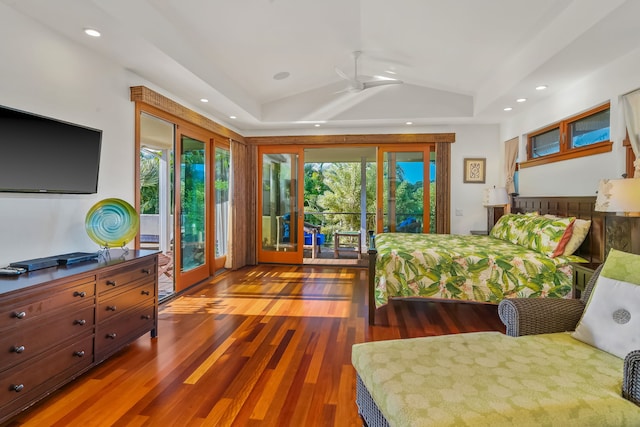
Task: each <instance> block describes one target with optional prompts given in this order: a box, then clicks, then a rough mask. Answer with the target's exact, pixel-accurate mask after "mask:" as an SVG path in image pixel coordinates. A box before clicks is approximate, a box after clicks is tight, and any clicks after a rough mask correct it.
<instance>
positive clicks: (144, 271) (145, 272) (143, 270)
mask: <svg viewBox="0 0 640 427" xmlns="http://www.w3.org/2000/svg"><path fill="white" fill-rule="evenodd" d="M142 272H143V273H144V274H151V270H149V269H148V268H143V269H142Z"/></svg>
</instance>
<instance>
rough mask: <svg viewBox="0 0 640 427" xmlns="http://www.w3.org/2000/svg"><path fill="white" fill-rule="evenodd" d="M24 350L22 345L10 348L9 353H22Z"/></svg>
mask: <svg viewBox="0 0 640 427" xmlns="http://www.w3.org/2000/svg"><path fill="white" fill-rule="evenodd" d="M24 350H25V348H24V346H23V345H15V346H13V347H12V348H11V351H12V352H14V353H22V352H23V351H24Z"/></svg>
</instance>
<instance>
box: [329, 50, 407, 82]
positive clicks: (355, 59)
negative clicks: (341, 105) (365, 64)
mask: <svg viewBox="0 0 640 427" xmlns="http://www.w3.org/2000/svg"><path fill="white" fill-rule="evenodd" d="M360 55H362V51H359V50H356V51H354V52H353V62H354V73H353V78H351V77H349V76H347V74H346V73H345V72H344V71H342V70H341V69H339V68H337V67H336V73H337V74H338V75H339V76H340V77H342V78H343V79H345V80H346V81H347V82H349V87H348V88H347V89H345V90H344V91H341V92H345V91H348V92H362V91H363V90H365V89H370V88H372V87H378V86H387V85H397V84H402V83H403V81H402V80H397V79H381V80H370V81H366V82H363V81H361V80H358V58H360Z"/></svg>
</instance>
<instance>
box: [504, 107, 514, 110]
mask: <svg viewBox="0 0 640 427" xmlns="http://www.w3.org/2000/svg"><path fill="white" fill-rule="evenodd" d="M503 110H504V111H511V110H513V108H511V107H504V108H503Z"/></svg>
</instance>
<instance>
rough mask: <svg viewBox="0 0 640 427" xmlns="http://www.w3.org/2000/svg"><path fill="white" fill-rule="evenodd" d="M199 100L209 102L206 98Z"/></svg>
mask: <svg viewBox="0 0 640 427" xmlns="http://www.w3.org/2000/svg"><path fill="white" fill-rule="evenodd" d="M200 102H209V100H208V99H207V98H200Z"/></svg>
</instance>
